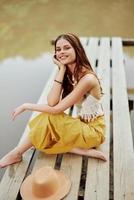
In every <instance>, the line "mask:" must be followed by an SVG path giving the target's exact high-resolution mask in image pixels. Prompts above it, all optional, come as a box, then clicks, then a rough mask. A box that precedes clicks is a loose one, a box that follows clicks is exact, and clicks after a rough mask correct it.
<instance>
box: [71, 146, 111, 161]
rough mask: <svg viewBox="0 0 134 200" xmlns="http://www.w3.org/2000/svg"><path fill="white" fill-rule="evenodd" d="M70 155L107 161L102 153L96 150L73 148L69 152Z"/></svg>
mask: <svg viewBox="0 0 134 200" xmlns="http://www.w3.org/2000/svg"><path fill="white" fill-rule="evenodd" d="M70 152H71V153H75V154H78V155H83V156H88V157H92V158H98V159H101V160H103V161H107V159H106V156H105V155H104V153H103V152H101V151H99V150H96V149H82V148H74V149H72V150H71V151H70Z"/></svg>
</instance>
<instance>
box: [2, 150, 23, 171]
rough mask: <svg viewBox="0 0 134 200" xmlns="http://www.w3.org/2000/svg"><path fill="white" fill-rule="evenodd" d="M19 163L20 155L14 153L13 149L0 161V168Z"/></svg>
mask: <svg viewBox="0 0 134 200" xmlns="http://www.w3.org/2000/svg"><path fill="white" fill-rule="evenodd" d="M20 161H22V155H21V154H20V153H19V152H18V151H16V149H13V150H12V151H10V152H9V153H8V154H7V155H5V156H4V157H3V158H2V159H1V160H0V168H4V167H7V166H9V165H12V164H15V163H17V162H20Z"/></svg>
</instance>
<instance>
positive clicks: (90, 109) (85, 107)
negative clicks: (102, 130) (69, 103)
mask: <svg viewBox="0 0 134 200" xmlns="http://www.w3.org/2000/svg"><path fill="white" fill-rule="evenodd" d="M76 107H77V115H78V116H80V118H84V116H86V117H88V118H90V119H94V118H97V117H99V116H103V115H104V111H103V107H102V103H101V99H97V98H95V97H94V96H92V95H91V94H88V95H86V98H84V99H83V100H82V101H80V103H77V104H76Z"/></svg>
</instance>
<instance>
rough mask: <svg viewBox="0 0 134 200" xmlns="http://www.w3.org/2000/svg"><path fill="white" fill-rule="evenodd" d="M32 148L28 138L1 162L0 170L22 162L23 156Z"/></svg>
mask: <svg viewBox="0 0 134 200" xmlns="http://www.w3.org/2000/svg"><path fill="white" fill-rule="evenodd" d="M32 146H33V145H32V143H31V141H30V139H29V137H28V136H27V137H26V138H25V139H24V140H23V142H22V143H20V144H18V146H16V147H15V148H14V149H13V150H12V151H10V152H9V153H8V154H6V155H5V156H4V157H3V158H2V159H1V160H0V168H3V167H7V166H8V165H11V164H14V163H17V162H20V161H21V160H22V154H23V153H24V152H25V151H27V150H28V149H30V148H31V147H32Z"/></svg>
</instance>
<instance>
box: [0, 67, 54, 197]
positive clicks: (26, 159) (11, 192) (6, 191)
mask: <svg viewBox="0 0 134 200" xmlns="http://www.w3.org/2000/svg"><path fill="white" fill-rule="evenodd" d="M55 73H56V69H55V70H54V71H53V73H52V75H51V77H50V79H49V81H48V82H47V85H46V86H45V88H44V91H43V93H42V95H41V97H40V99H39V101H38V103H41V102H43V101H45V100H46V97H45V96H46V94H47V92H48V91H49V88H50V86H51V82H52V80H53V78H54V76H55ZM37 114H38V113H37V112H35V113H33V115H32V117H31V118H33V117H34V116H35V115H37ZM28 133H29V128H28V126H27V127H26V129H25V131H24V134H23V135H22V138H21V140H20V143H21V142H22V141H23V140H24V139H25V136H26V135H27V134H28ZM33 152H34V149H33V148H32V149H30V150H29V151H27V152H26V153H25V154H24V156H23V161H22V162H21V163H18V164H15V165H12V166H9V167H8V168H7V170H6V171H5V174H4V176H3V178H2V180H1V183H0V199H2V200H7V199H16V197H17V194H18V191H19V188H20V185H21V183H22V181H23V179H24V177H25V174H26V172H27V170H28V168H29V165H30V163H31V159H32V156H33Z"/></svg>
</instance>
